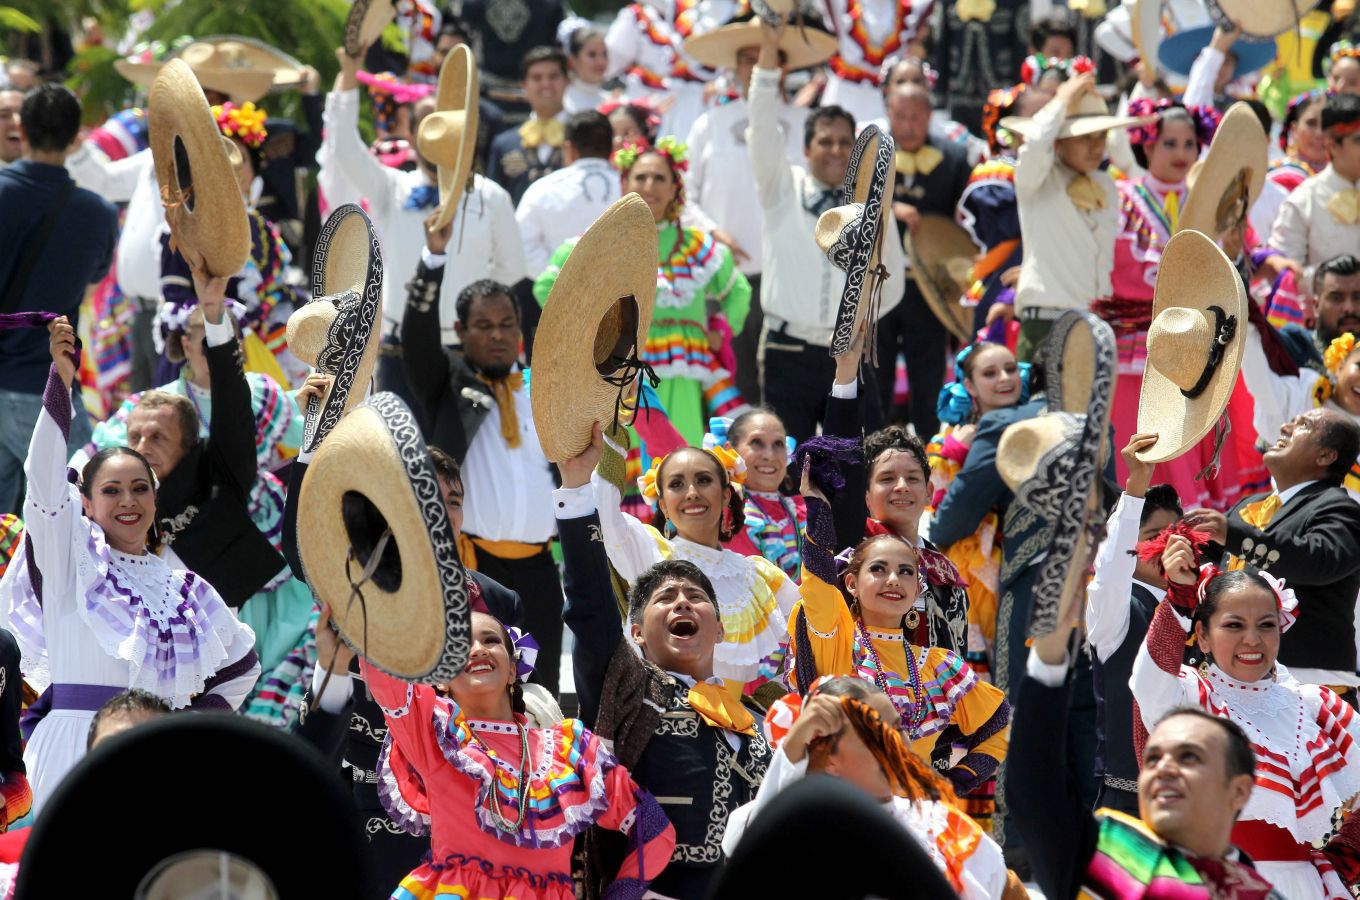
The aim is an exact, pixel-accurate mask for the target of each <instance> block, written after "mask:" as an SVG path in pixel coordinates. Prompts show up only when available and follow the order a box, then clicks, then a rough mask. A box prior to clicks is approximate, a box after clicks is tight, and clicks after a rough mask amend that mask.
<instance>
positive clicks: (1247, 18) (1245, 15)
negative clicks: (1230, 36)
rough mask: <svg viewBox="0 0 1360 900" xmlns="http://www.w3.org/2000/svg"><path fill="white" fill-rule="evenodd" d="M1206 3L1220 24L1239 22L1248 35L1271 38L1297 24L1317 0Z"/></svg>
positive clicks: (1244, 33) (1210, 1) (1272, 45)
mask: <svg viewBox="0 0 1360 900" xmlns="http://www.w3.org/2000/svg"><path fill="white" fill-rule="evenodd" d="M1206 5H1207V6H1208V7H1209V15H1210V16H1211V17H1212V18H1213V20H1214V21H1215V22H1217V23H1218V24H1220V25H1233V26H1236V27H1237V28H1240V29H1242V34H1243V35H1245V36H1246V37H1247V38H1260V39H1264V40H1270V39H1272V38H1274V37H1277V36H1278V35H1281V34H1284V33H1285V32H1286V31H1289V30H1291V29H1293V28H1295V27H1297V26H1298V24H1299V20H1300V19H1302V18H1303V17H1304V16H1306V15H1307V14H1308V13H1309V11H1311V10H1312V9H1313V7H1315V6H1317V5H1318V0H1206ZM1238 43H1241V41H1239V42H1238ZM1270 46H1271V47H1272V48H1273V47H1274V44H1273V43H1271V45H1270ZM1236 51H1237V47H1236V45H1233V52H1234V53H1235V52H1236ZM1267 62H1269V60H1267Z"/></svg>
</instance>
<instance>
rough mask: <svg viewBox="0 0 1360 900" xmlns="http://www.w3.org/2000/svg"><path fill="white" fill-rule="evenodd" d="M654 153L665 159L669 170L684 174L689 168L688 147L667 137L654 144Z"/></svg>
mask: <svg viewBox="0 0 1360 900" xmlns="http://www.w3.org/2000/svg"><path fill="white" fill-rule="evenodd" d="M655 149H656V152H657V153H660V154H661V155H662V156H664V157H666V160H667V162H669V163H670V164H671V168H672V169H673V170H675V171H677V172H684V171H685V170H687V169H688V168H689V147H688V146H687V145H686V144H683V143H681V142H680V141H677V140H676V139H675V138H673V137H671V136H669V135H667V136H666V137H663V138H662V139H661V140H659V141H657V142H656V147H655Z"/></svg>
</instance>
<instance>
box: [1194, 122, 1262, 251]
mask: <svg viewBox="0 0 1360 900" xmlns="http://www.w3.org/2000/svg"><path fill="white" fill-rule="evenodd" d="M1269 141H1270V139H1269V138H1268V137H1267V136H1266V132H1265V129H1264V128H1262V127H1261V120H1260V119H1258V118H1256V113H1254V112H1252V111H1251V107H1250V106H1248V105H1247V104H1245V103H1234V104H1233V105H1232V106H1231V107H1230V108H1229V109H1228V112H1227V114H1226V115H1224V116H1223V121H1222V122H1220V123H1219V125H1218V130H1217V131H1216V132H1214V139H1213V142H1212V143H1211V144H1210V145H1209V152H1208V153H1207V154H1205V156H1204V159H1202V160H1200V161H1199V162H1197V163H1196V164H1195V167H1194V169H1192V170H1191V173H1190V194H1189V196H1187V197H1186V198H1185V206H1184V207H1182V208H1181V214H1180V218H1179V219H1178V220H1177V223H1176V230H1177V231H1202V232H1204V233H1205V234H1208V235H1212V236H1214V237H1218V236H1220V235H1222V234H1223V233H1224V232H1226V231H1228V230H1230V229H1232V228H1234V227H1236V226H1237V225H1240V224H1241V223H1242V222H1243V221H1245V219H1246V217H1247V211H1248V210H1250V209H1251V207H1252V205H1253V204H1255V203H1256V198H1257V197H1259V196H1261V189H1262V188H1263V187H1265V183H1266V167H1267V166H1268V164H1269V156H1270V142H1269Z"/></svg>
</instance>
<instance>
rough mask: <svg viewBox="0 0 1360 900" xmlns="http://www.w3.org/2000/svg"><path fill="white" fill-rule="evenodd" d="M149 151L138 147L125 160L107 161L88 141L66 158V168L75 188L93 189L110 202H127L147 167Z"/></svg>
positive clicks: (149, 163)
mask: <svg viewBox="0 0 1360 900" xmlns="http://www.w3.org/2000/svg"><path fill="white" fill-rule="evenodd" d="M151 165H152V163H151V150H150V149H149V148H148V149H146V150H140V151H138V152H136V153H134V154H132V155H131V156H129V157H127V158H125V159H119V160H110V159H109V158H108V157H107V156H105V155H104V153H103V152H102V151H101V150H99V149H97V148H96V147H95V146H94V145H93V144H91V143H90V142H89V141H82V142H81V145H80V148H79V149H78V150H76V152H74V153H72V154H71V155H70V156H68V157H66V171H67V172H70V173H71V179H72V180H73V181H74V182H75V183H76V185H77V186H78V187H83V188H85V189H86V190H87V191H94V192H95V193H96V194H98V195H100V196H101V197H103V198H104V199H105V200H107V201H109V202H110V203H127V202H128V201H129V200H131V199H132V194H133V192H134V191H136V190H137V182H138V181H140V180H141V178H142V176H143V175H144V174H145V173H146V170H147V169H148V168H150V167H151Z"/></svg>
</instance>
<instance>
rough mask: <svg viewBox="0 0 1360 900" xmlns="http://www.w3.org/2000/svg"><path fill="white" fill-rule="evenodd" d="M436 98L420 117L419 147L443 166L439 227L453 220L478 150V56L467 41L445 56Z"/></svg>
mask: <svg viewBox="0 0 1360 900" xmlns="http://www.w3.org/2000/svg"><path fill="white" fill-rule="evenodd" d="M434 102H435V110H434V112H432V113H430V114H428V115H427V116H425V118H424V119H421V121H420V129H419V131H418V133H417V135H416V149H417V150H419V151H420V155H421V156H423V157H424V158H425V159H427V160H429V161H430V162H432V163H434V165H435V166H436V167H437V168H438V170H439V218H438V219H437V220H436V221H435V226H434V227H435V228H436V229H439V228H443V227H444V226H445V225H447V224H449V222H451V221H453V214H454V213H455V212H456V211H457V209H458V201H459V200H461V199H462V197H463V191H464V189H465V188H466V186H467V180H468V177H469V175H470V174H471V173H472V159H473V157H474V156H475V155H476V153H477V60H475V59H474V58H473V56H472V50H470V49H469V48H468V46H467V45H466V44H459V45H458V46H457V47H454V48H453V52H452V53H450V54H449V55H448V56H447V57H446V58H445V59H444V65H443V67H442V68H440V70H439V89H438V90H437V91H436V92H435V97H434Z"/></svg>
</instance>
